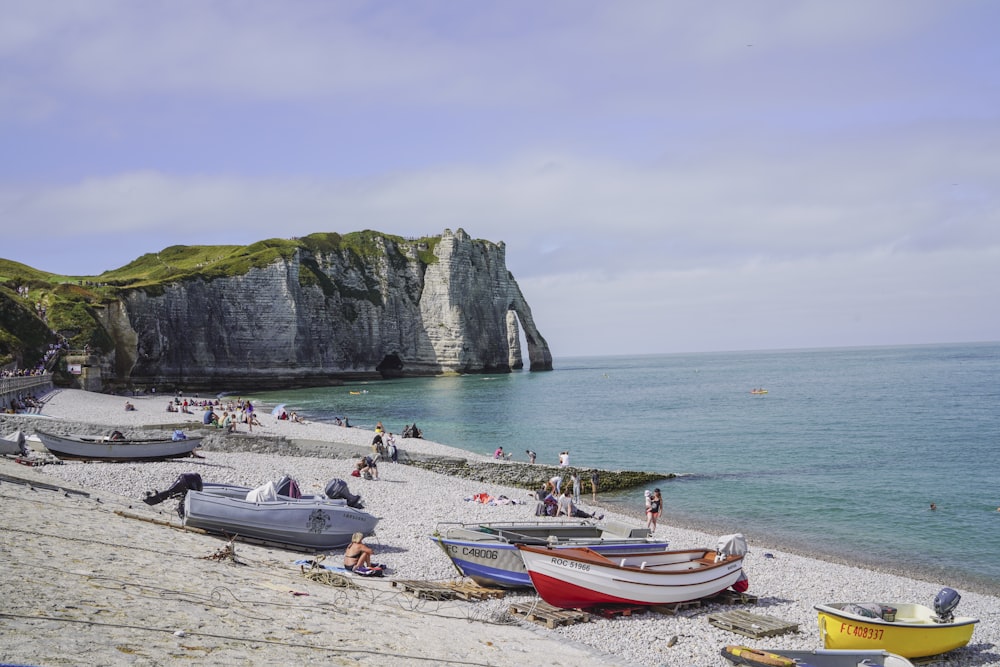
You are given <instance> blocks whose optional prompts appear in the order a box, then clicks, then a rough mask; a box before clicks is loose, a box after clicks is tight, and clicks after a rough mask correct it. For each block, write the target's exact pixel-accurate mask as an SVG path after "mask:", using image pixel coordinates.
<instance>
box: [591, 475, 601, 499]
mask: <svg viewBox="0 0 1000 667" xmlns="http://www.w3.org/2000/svg"><path fill="white" fill-rule="evenodd" d="M600 481H601V476H600V475H599V474H598V472H597V471H596V470H591V471H590V492H591V494H593V498H592V499H593V501H594V502H595V503H596V502H597V484H598V483H599V482H600Z"/></svg>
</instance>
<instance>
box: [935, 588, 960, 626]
mask: <svg viewBox="0 0 1000 667" xmlns="http://www.w3.org/2000/svg"><path fill="white" fill-rule="evenodd" d="M961 599H962V596H961V595H959V594H958V592H957V591H956V590H955V589H953V588H942V589H941V590H940V591H938V594H937V595H935V596H934V613H935V614H937V617H936V618H935V619H934V620H935V621H937V622H938V623H951V621H952V619H953V618H954V616H953V615H952V612H953V611H955V607H957V606H958V603H959V601H960V600H961Z"/></svg>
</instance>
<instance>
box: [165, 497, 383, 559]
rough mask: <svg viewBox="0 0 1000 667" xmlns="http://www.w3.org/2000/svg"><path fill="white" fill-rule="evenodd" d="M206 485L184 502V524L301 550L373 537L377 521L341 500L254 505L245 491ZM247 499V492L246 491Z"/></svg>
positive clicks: (323, 548) (281, 500) (287, 500)
mask: <svg viewBox="0 0 1000 667" xmlns="http://www.w3.org/2000/svg"><path fill="white" fill-rule="evenodd" d="M212 486H213V485H207V484H206V485H205V488H206V489H207V490H206V491H188V492H187V494H186V495H185V497H184V525H185V526H192V527H195V528H201V529H203V530H207V531H211V532H214V533H223V534H226V535H237V536H240V537H246V538H253V539H256V540H263V541H266V542H272V543H275V544H278V545H281V546H284V547H287V548H291V549H294V550H297V551H327V550H330V549H337V548H340V547H344V546H347V545H348V544H349V543H350V542H351V536H352V535H353V534H354V533H356V532H360V533H364V534H366V535H367V534H370V533H372V532H373V531H374V530H375V525H376V524H377V523H378V518H376V517H374V516H372V515H371V514H368V513H367V512H365V511H363V510H359V509H355V508H353V507H350V506H349V505H347V503H346V502H345V501H343V500H330V499H327V498H318V497H304V498H294V499H293V498H284V497H281V496H279V499H278V500H269V501H264V502H251V501H247V500H244V499H242V498H240V497H239V496H240V493H239V492H240V489H241V487H230V486H227V485H218V486H217V487H216V488H214V489H213V488H212ZM242 491H243V492H244V493H243V498H245V492H247V491H249V489H242Z"/></svg>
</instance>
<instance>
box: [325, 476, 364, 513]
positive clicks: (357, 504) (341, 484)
mask: <svg viewBox="0 0 1000 667" xmlns="http://www.w3.org/2000/svg"><path fill="white" fill-rule="evenodd" d="M323 494H324V495H325V496H326V497H327V498H330V499H331V500H337V499H342V500H346V501H347V504H348V505H349V506H350V507H353V508H355V509H359V510H363V509H364V508H365V506H364V505H362V504H361V496H356V495H354V494H353V493H351V491H350V489H348V488H347V482H345V481H344V480H342V479H331V480H330V481H329V482H328V483H327V485H326V488H325V489H324V490H323Z"/></svg>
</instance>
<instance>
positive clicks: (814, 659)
mask: <svg viewBox="0 0 1000 667" xmlns="http://www.w3.org/2000/svg"><path fill="white" fill-rule="evenodd" d="M722 655H723V657H725V658H726V659H727V660H729V661H730V662H731V663H733V664H735V665H748V666H749V667H795V666H796V665H810V667H858V665H862V664H863V665H871V666H872V667H913V663H912V662H910V661H909V660H907V659H906V658H904V657H903V656H901V655H897V654H895V653H890V652H888V651H883V650H850V651H843V650H834V649H821V648H820V649H812V650H806V651H803V650H798V651H789V650H786V649H767V650H760V649H752V648H748V647H746V646H727V647H726V648H724V649H722Z"/></svg>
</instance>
